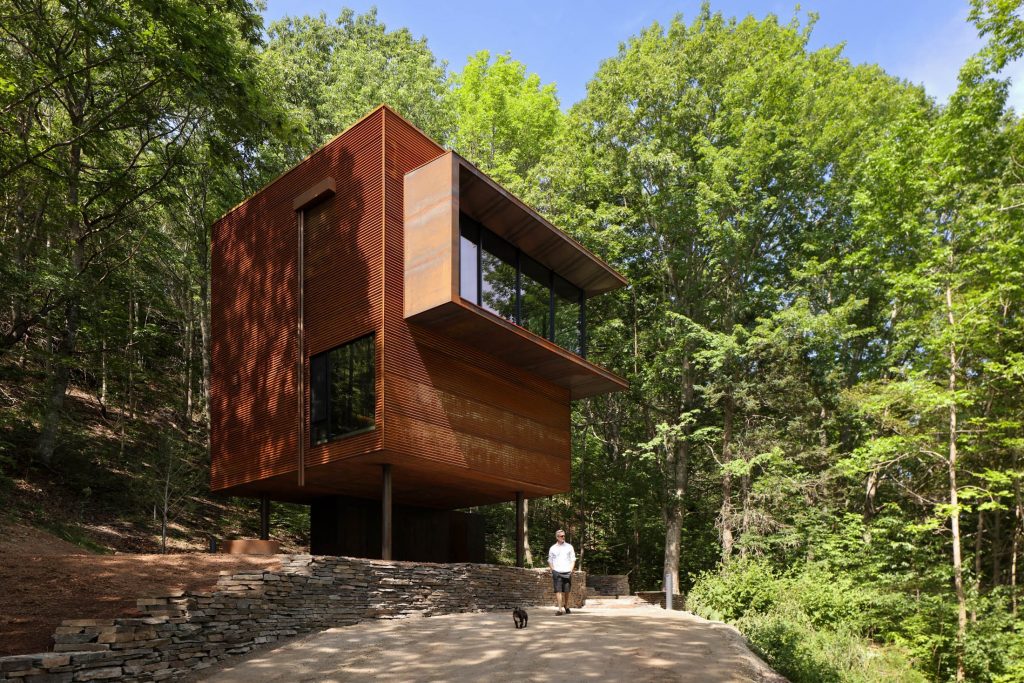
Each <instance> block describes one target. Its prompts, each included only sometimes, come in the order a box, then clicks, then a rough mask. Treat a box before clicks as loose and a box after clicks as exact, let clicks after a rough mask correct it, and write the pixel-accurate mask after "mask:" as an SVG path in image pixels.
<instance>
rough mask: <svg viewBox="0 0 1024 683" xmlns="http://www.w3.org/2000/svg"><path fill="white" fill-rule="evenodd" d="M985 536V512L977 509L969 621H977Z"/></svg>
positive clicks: (973, 622)
mask: <svg viewBox="0 0 1024 683" xmlns="http://www.w3.org/2000/svg"><path fill="white" fill-rule="evenodd" d="M984 536H985V513H984V512H982V511H981V510H979V511H978V528H977V530H976V531H975V533H974V598H975V600H974V602H973V603H972V604H971V623H972V624H976V623H978V609H977V604H978V601H977V598H978V596H979V595H981V547H982V541H983V539H984Z"/></svg>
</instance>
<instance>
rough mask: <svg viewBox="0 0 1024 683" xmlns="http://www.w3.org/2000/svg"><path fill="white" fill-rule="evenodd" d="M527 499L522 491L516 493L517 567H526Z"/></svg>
mask: <svg viewBox="0 0 1024 683" xmlns="http://www.w3.org/2000/svg"><path fill="white" fill-rule="evenodd" d="M525 502H526V498H524V497H523V492H522V491H516V566H517V567H522V566H525V565H526V548H524V547H523V545H524V543H523V542H524V541H525V540H526V514H525V512H526V510H525V507H526V505H525Z"/></svg>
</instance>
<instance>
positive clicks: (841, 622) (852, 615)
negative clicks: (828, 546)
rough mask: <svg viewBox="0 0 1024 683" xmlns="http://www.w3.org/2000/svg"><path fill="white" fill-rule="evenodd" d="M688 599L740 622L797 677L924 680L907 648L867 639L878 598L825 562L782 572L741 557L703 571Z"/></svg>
mask: <svg viewBox="0 0 1024 683" xmlns="http://www.w3.org/2000/svg"><path fill="white" fill-rule="evenodd" d="M686 599H687V607H688V608H689V609H691V610H692V611H693V612H694V613H696V614H698V615H700V616H703V617H705V618H708V619H716V620H722V621H728V622H731V623H735V624H736V625H737V626H738V627H739V628H740V630H741V631H742V632H743V634H744V635H745V636H746V637H747V639H748V640H749V641H750V643H751V645H752V646H753V647H754V649H755V650H757V652H758V653H759V654H761V655H762V656H763V657H764V658H765V661H766V662H768V663H769V664H770V665H771V666H772V667H773V668H775V669H776V670H777V671H779V672H780V673H782V674H784V675H785V676H787V677H788V678H789V679H790V680H792V681H794V682H795V683H801V682H803V681H808V682H811V681H815V682H817V681H837V682H838V681H844V682H845V681H850V682H854V681H858V682H859V681H864V682H867V681H877V680H886V681H889V680H893V681H923V680H926V679H925V677H924V676H923V675H922V674H921V673H920V672H918V671H915V670H914V668H913V667H912V665H911V660H910V659H909V658H908V657H907V656H906V654H905V653H904V652H903V651H902V650H901V649H899V648H897V647H893V646H887V647H880V646H877V645H874V644H872V643H871V641H870V640H868V639H867V637H866V635H867V633H869V631H870V629H871V626H872V619H871V610H870V607H871V605H873V604H875V603H876V602H877V599H878V596H877V595H876V594H874V592H873V591H871V590H870V589H864V588H863V587H860V586H857V585H855V584H854V582H853V581H852V579H851V578H850V577H848V576H845V575H842V574H837V573H836V572H834V571H832V570H830V569H829V568H828V566H827V565H824V564H820V563H812V564H807V565H804V566H802V567H799V568H794V569H793V570H791V571H790V572H787V573H785V574H778V573H776V572H775V570H774V569H773V568H772V567H771V566H770V564H769V563H767V562H765V561H763V560H736V561H733V562H730V563H728V564H727V565H725V566H724V567H723V568H722V570H721V571H720V572H719V573H717V574H716V573H705V574H702V575H701V576H700V577H699V578H698V579H697V581H696V583H695V584H694V586H693V588H692V589H691V590H690V592H689V593H688V594H687V598H686Z"/></svg>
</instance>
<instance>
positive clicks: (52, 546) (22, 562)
mask: <svg viewBox="0 0 1024 683" xmlns="http://www.w3.org/2000/svg"><path fill="white" fill-rule="evenodd" d="M277 564H278V560H277V559H275V558H273V557H260V556H256V555H213V554H202V553H192V554H168V555H156V554H137V553H123V554H122V553H118V554H113V555H98V554H94V553H90V552H88V551H87V550H84V549H83V548H81V547H80V546H77V545H74V544H72V543H69V542H67V541H64V540H62V539H61V538H58V537H57V536H54V535H53V534H50V533H48V532H46V531H42V530H40V529H36V528H33V527H29V526H25V525H22V524H17V523H14V524H7V525H4V526H2V527H0V656H4V655H12V654H28V653H32V652H45V651H47V650H49V649H50V646H51V640H50V636H51V635H52V634H53V630H54V629H55V628H56V627H57V626H59V625H60V622H61V620H63V619H105V618H113V617H119V616H130V615H132V614H135V613H136V609H135V608H136V603H135V601H136V599H138V598H143V597H149V596H153V595H157V594H159V593H161V592H164V591H167V590H178V589H184V590H203V589H207V588H210V587H212V586H213V585H214V584H215V583H216V582H217V578H218V577H219V575H220V572H228V571H229V572H235V571H242V570H245V569H250V568H253V567H261V568H262V567H274V566H276V565H277Z"/></svg>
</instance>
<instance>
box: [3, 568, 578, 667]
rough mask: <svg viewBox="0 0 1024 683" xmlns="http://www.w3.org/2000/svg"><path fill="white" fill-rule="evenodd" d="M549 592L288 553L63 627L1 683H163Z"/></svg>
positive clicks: (534, 575) (471, 571) (520, 583)
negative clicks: (242, 658) (365, 626)
mask: <svg viewBox="0 0 1024 683" xmlns="http://www.w3.org/2000/svg"><path fill="white" fill-rule="evenodd" d="M574 578H575V580H574V581H573V593H572V596H571V597H570V601H571V602H570V604H573V605H574V606H582V605H583V603H584V601H585V595H586V575H585V574H584V573H583V572H577V573H576V575H575V577H574ZM551 590H552V587H551V578H550V573H549V572H548V571H547V570H543V571H539V570H530V569H518V568H515V567H499V566H495V565H483V564H420V563H413V562H384V561H378V560H362V559H354V558H344V557H311V556H309V555H286V556H282V566H281V568H280V569H278V570H274V571H257V572H244V573H240V574H233V575H228V576H222V577H221V578H220V579H219V580H218V582H217V585H216V587H215V588H214V589H213V590H212V591H210V592H188V593H186V592H180V591H179V592H176V593H170V594H165V595H160V596H156V597H153V598H143V599H140V600H139V601H138V604H139V610H140V612H141V613H142V616H139V617H125V618H117V619H77V620H76V619H70V620H65V621H64V622H62V624H61V626H60V627H59V628H57V630H56V632H55V633H54V635H53V639H54V648H53V649H54V651H53V652H46V653H39V654H30V655H15V656H10V657H0V681H23V682H24V683H71V682H72V681H94V680H111V679H117V680H124V681H161V680H165V679H170V678H173V677H175V676H177V675H180V674H183V673H185V672H189V671H195V670H199V669H204V668H206V667H209V666H211V665H213V664H214V663H216V662H218V661H220V660H222V659H225V658H227V657H230V656H233V655H240V654H244V653H246V652H249V651H250V650H252V649H253V648H255V647H257V646H259V645H263V644H266V643H274V642H277V641H279V640H283V639H286V638H290V637H292V636H296V635H300V634H303V633H309V632H311V631H316V630H322V629H325V628H331V627H334V626H347V625H351V624H355V623H357V622H360V621H363V620H366V619H400V618H403V617H407V616H411V615H423V616H434V615H441V614H451V613H456V612H472V611H479V610H498V609H512V608H513V607H516V606H519V605H523V606H530V605H553V604H554V596H553V595H552V592H551Z"/></svg>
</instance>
